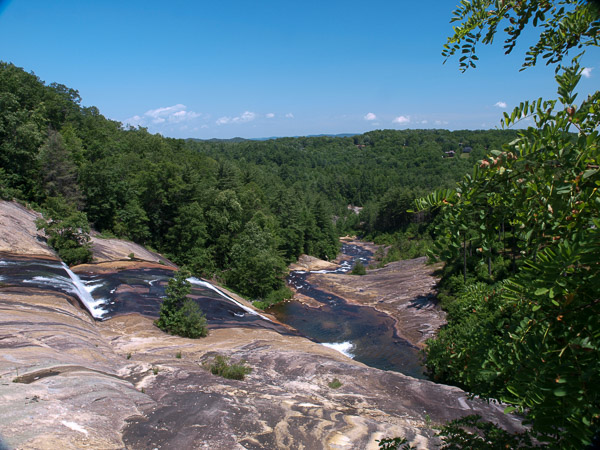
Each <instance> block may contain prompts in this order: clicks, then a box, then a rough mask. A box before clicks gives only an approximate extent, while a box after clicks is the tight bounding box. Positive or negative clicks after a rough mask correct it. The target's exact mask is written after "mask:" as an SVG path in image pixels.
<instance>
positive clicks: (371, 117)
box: [364, 112, 377, 120]
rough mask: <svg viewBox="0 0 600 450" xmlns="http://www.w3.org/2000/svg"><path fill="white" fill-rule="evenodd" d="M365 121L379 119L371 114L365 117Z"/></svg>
mask: <svg viewBox="0 0 600 450" xmlns="http://www.w3.org/2000/svg"><path fill="white" fill-rule="evenodd" d="M364 119H365V120H375V119H377V116H376V115H375V114H373V113H371V112H370V113H367V114H366V115H365V117H364Z"/></svg>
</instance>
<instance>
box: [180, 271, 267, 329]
mask: <svg viewBox="0 0 600 450" xmlns="http://www.w3.org/2000/svg"><path fill="white" fill-rule="evenodd" d="M187 280H188V281H189V282H190V283H192V284H195V285H196V286H202V287H205V288H208V289H211V290H213V291H215V292H216V293H217V294H219V295H220V296H221V297H223V298H225V299H227V300H229V301H230V302H233V303H235V304H236V305H238V306H239V307H240V308H242V309H243V310H244V311H247V312H249V313H250V314H254V315H255V316H260V317H262V318H263V319H265V320H268V321H269V322H270V321H271V320H270V319H268V318H267V317H265V316H263V315H262V314H259V313H257V312H256V311H254V310H253V309H251V308H248V307H247V306H245V305H243V304H241V303H240V302H238V301H237V300H235V299H233V298H231V297H230V296H229V295H227V294H225V293H224V292H223V291H221V290H220V289H219V288H217V287H216V286H213V285H212V284H210V283H209V282H208V281H203V280H199V279H198V278H195V277H190V278H188V279H187Z"/></svg>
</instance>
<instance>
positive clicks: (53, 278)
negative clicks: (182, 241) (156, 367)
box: [0, 258, 290, 334]
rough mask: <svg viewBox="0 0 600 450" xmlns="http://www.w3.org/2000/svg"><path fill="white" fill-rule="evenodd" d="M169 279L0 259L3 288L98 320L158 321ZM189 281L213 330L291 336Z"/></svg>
mask: <svg viewBox="0 0 600 450" xmlns="http://www.w3.org/2000/svg"><path fill="white" fill-rule="evenodd" d="M172 276H173V271H172V270H169V269H167V268H165V269H160V268H152V269H148V268H146V269H145V268H138V269H128V270H122V271H119V272H115V273H103V274H94V273H80V274H75V273H73V272H72V271H71V270H70V269H69V268H68V267H67V266H66V265H65V264H63V263H61V262H57V261H49V260H43V259H25V258H22V259H20V258H10V259H8V258H5V259H3V260H0V282H2V283H3V284H4V285H9V286H11V285H12V286H23V287H26V288H36V289H43V290H52V291H56V292H62V293H64V294H67V295H69V296H71V297H73V298H75V299H79V301H80V303H81V304H82V306H84V307H85V308H86V309H87V310H88V311H89V312H90V314H91V315H92V316H93V317H94V318H95V319H98V320H105V319H109V318H111V317H115V316H118V315H123V314H129V313H140V314H142V315H145V316H148V317H154V318H156V317H158V315H159V311H160V305H161V303H162V300H163V298H164V297H165V288H166V286H167V284H168V282H169V279H170V278H171V277H172ZM189 281H190V282H191V283H192V294H191V295H190V297H191V298H192V299H193V300H194V301H195V302H196V303H198V305H199V306H200V308H201V309H202V311H203V313H204V314H205V316H206V318H207V321H208V323H209V325H210V326H212V327H213V328H215V327H216V328H218V327H222V326H243V327H247V328H270V329H274V330H276V331H278V332H281V333H285V334H290V331H289V330H288V329H286V328H284V327H282V326H281V325H278V324H275V323H273V322H271V321H270V320H268V319H267V318H266V317H264V316H262V315H260V314H257V313H256V312H255V311H254V310H252V309H251V308H248V307H247V306H245V305H243V304H241V303H240V302H238V301H236V300H235V299H233V298H231V297H230V296H228V295H226V294H225V293H224V292H222V291H221V290H220V289H219V288H217V287H216V286H213V285H212V284H210V283H209V282H207V281H204V280H200V279H198V278H190V279H189Z"/></svg>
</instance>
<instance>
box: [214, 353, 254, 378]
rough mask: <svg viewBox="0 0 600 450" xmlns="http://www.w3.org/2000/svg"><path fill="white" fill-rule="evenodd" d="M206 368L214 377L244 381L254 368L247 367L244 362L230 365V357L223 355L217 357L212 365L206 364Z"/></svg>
mask: <svg viewBox="0 0 600 450" xmlns="http://www.w3.org/2000/svg"><path fill="white" fill-rule="evenodd" d="M205 367H207V368H208V369H209V370H210V371H211V373H212V374H213V375H218V376H220V377H223V378H228V379H230V380H243V379H244V377H245V376H246V375H248V374H249V373H250V372H252V368H251V367H247V366H245V365H244V362H243V361H242V362H241V363H240V364H233V363H229V357H227V356H223V355H217V356H215V358H214V359H213V361H212V363H210V364H206V365H205Z"/></svg>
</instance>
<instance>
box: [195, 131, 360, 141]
mask: <svg viewBox="0 0 600 450" xmlns="http://www.w3.org/2000/svg"><path fill="white" fill-rule="evenodd" d="M360 134H361V133H340V134H326V133H325V134H309V135H306V136H270V137H262V138H242V137H234V138H230V139H219V138H211V139H199V138H187V139H186V141H192V142H234V143H236V142H244V141H270V140H273V139H282V138H299V137H309V138H312V137H339V138H345V137H352V136H358V135H360Z"/></svg>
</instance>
